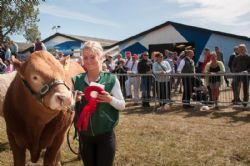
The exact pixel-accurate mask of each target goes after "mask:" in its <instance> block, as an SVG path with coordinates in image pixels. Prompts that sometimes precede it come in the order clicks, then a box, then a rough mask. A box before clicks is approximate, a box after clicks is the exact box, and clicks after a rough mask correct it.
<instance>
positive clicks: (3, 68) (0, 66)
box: [0, 58, 7, 74]
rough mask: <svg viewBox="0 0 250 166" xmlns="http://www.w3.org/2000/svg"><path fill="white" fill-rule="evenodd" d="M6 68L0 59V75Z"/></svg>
mask: <svg viewBox="0 0 250 166" xmlns="http://www.w3.org/2000/svg"><path fill="white" fill-rule="evenodd" d="M6 68H7V66H6V64H5V63H4V62H3V60H2V59H1V58H0V74H3V73H5V70H6Z"/></svg>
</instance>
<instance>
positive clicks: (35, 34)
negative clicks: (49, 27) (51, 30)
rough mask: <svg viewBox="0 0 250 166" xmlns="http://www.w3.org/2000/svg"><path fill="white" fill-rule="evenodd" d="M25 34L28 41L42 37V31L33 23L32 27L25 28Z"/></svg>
mask: <svg viewBox="0 0 250 166" xmlns="http://www.w3.org/2000/svg"><path fill="white" fill-rule="evenodd" d="M23 36H24V38H25V39H26V40H27V41H28V42H31V43H33V42H35V40H36V39H37V38H41V33H40V31H39V30H38V26H37V25H36V24H33V25H31V26H30V27H26V28H25V33H24V35H23Z"/></svg>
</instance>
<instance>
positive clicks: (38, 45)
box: [34, 38, 47, 51]
mask: <svg viewBox="0 0 250 166" xmlns="http://www.w3.org/2000/svg"><path fill="white" fill-rule="evenodd" d="M34 50H35V51H41V50H47V48H46V46H45V45H44V44H43V42H41V41H40V39H38V38H37V39H36V42H35V46H34Z"/></svg>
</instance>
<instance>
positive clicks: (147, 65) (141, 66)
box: [138, 52, 152, 107]
mask: <svg viewBox="0 0 250 166" xmlns="http://www.w3.org/2000/svg"><path fill="white" fill-rule="evenodd" d="M141 56H142V57H141V60H140V61H139V63H138V73H139V74H149V73H151V72H152V61H151V60H150V59H149V58H148V52H144V53H142V55H141ZM151 82H152V77H151V76H141V92H142V100H143V101H142V106H143V107H150V105H149V99H150V87H151Z"/></svg>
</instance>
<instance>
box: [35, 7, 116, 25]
mask: <svg viewBox="0 0 250 166" xmlns="http://www.w3.org/2000/svg"><path fill="white" fill-rule="evenodd" d="M39 9H40V13H44V14H48V15H52V16H56V17H61V18H66V19H69V20H79V21H83V22H88V23H93V24H97V25H105V26H112V27H119V25H118V24H116V23H114V22H111V21H108V20H104V19H102V18H97V17H94V16H90V15H87V14H84V13H80V12H75V11H71V10H68V9H64V8H60V7H57V6H54V5H46V4H43V5H40V6H39Z"/></svg>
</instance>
